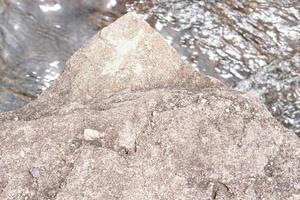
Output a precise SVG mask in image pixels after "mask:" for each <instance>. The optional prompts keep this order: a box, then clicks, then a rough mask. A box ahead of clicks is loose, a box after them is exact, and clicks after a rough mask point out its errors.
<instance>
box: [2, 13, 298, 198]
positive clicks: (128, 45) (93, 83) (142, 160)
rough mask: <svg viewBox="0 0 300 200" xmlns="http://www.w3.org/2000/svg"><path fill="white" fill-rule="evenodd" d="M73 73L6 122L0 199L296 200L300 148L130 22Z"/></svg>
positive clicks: (71, 68) (77, 59)
mask: <svg viewBox="0 0 300 200" xmlns="http://www.w3.org/2000/svg"><path fill="white" fill-rule="evenodd" d="M67 66H68V67H67V68H66V69H65V71H64V73H63V75H62V76H61V77H60V78H59V79H58V80H57V81H56V82H55V83H54V84H53V86H51V88H50V89H48V90H47V91H45V92H44V93H43V94H42V95H41V96H40V97H39V98H38V99H37V100H35V101H33V102H31V103H30V104H28V105H27V106H25V107H24V108H23V109H21V110H19V111H16V112H10V113H3V114H0V121H1V130H0V169H1V170H0V199H4V200H19V199H39V200H44V199H45V200H46V199H51V200H52V199H53V200H66V199H68V200H72V199H74V200H75V199H83V200H85V199H95V200H96V199H107V200H110V199H124V200H125V199H126V200H138V199H153V200H154V199H155V200H156V199H160V200H163V199H164V200H165V199H170V200H171V199H186V200H189V199H272V200H273V199H274V200H277V199H278V200H281V199H289V200H292V199H295V200H296V199H299V195H300V182H299V181H300V166H299V164H300V163H299V162H300V161H299V160H300V142H299V138H298V137H297V136H296V135H294V134H292V133H291V132H289V131H288V130H286V129H285V128H283V127H281V125H280V124H279V123H278V122H277V121H276V120H275V119H274V118H273V117H272V116H271V115H270V113H269V112H268V111H267V110H266V108H265V107H264V106H263V105H261V103H259V102H258V100H256V99H255V98H254V97H252V96H250V95H248V94H243V93H240V92H236V91H232V90H230V89H228V88H226V87H224V86H223V85H222V84H221V83H220V82H218V81H216V80H214V79H212V78H209V77H206V76H204V75H201V74H199V73H198V72H197V71H195V70H194V69H193V68H192V67H190V66H189V65H187V64H186V63H185V62H184V61H182V60H181V59H180V57H179V56H178V55H177V53H176V51H175V50H174V49H173V48H171V47H170V46H168V44H167V43H166V42H165V41H164V40H163V38H162V37H161V36H160V35H159V34H158V33H157V32H155V31H154V30H153V29H151V28H150V26H149V25H148V24H147V23H145V22H144V21H143V20H141V19H140V18H139V17H138V16H136V15H135V14H132V13H129V14H127V15H125V16H124V17H122V18H120V19H119V20H117V21H116V22H115V23H114V24H112V25H111V26H109V27H107V28H105V29H103V30H102V31H101V32H100V33H98V34H97V35H95V36H94V37H93V38H92V39H91V40H90V41H89V42H88V43H87V44H86V45H85V46H83V47H82V48H81V49H80V50H79V51H78V52H77V53H75V54H74V55H73V56H72V57H71V59H70V60H69V61H68V63H67ZM87 129H90V130H93V131H92V132H93V133H94V131H97V132H98V133H99V137H96V138H95V137H94V136H93V138H94V140H86V137H85V136H86V135H85V134H84V133H86V130H87ZM89 132H90V131H89ZM88 135H89V134H88ZM92 135H94V134H92ZM33 169H37V170H38V171H36V170H33ZM36 172H38V173H36ZM33 174H35V175H33ZM37 174H38V175H37ZM36 175H37V176H36ZM35 176H36V177H35Z"/></svg>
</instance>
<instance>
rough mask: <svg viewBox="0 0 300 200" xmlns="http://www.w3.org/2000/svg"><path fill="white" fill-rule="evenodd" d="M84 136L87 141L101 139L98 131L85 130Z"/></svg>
mask: <svg viewBox="0 0 300 200" xmlns="http://www.w3.org/2000/svg"><path fill="white" fill-rule="evenodd" d="M83 136H84V139H85V140H97V139H99V138H100V133H99V131H97V130H93V129H84V133H83Z"/></svg>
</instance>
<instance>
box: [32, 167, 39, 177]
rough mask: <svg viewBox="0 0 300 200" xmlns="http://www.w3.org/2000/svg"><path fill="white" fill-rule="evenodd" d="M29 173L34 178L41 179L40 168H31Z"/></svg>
mask: <svg viewBox="0 0 300 200" xmlns="http://www.w3.org/2000/svg"><path fill="white" fill-rule="evenodd" d="M29 172H30V174H31V176H32V177H33V178H39V177H40V170H39V168H37V167H33V168H31V169H30V170H29Z"/></svg>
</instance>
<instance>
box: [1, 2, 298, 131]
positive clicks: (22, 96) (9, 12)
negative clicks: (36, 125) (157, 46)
mask: <svg viewBox="0 0 300 200" xmlns="http://www.w3.org/2000/svg"><path fill="white" fill-rule="evenodd" d="M128 11H135V12H138V13H140V14H141V15H142V16H144V18H145V19H147V21H148V22H149V23H150V24H151V25H152V26H153V27H154V28H155V29H157V30H158V31H159V32H160V33H161V34H162V35H163V36H164V37H165V39H166V40H167V42H169V43H170V44H171V45H172V46H174V47H175V48H176V49H177V51H178V52H179V53H180V54H181V56H182V58H183V59H186V60H187V61H188V62H190V63H191V64H192V66H193V67H196V68H198V69H199V70H200V71H202V72H203V73H205V74H209V75H211V76H214V77H216V78H218V79H220V80H222V81H224V82H225V83H226V84H228V85H229V86H230V87H232V88H235V89H237V90H241V91H248V92H251V93H253V94H254V95H256V96H258V97H259V98H260V99H261V100H262V102H264V103H265V104H266V105H267V107H268V109H269V110H270V112H271V113H272V114H273V115H274V116H275V117H276V118H277V119H278V120H279V121H281V122H282V123H283V124H284V125H285V126H286V127H288V128H291V129H293V130H294V131H295V132H296V133H298V134H299V133H300V87H299V83H300V76H299V72H300V1H299V0H251V1H249V0H222V1H220V0H127V1H124V0H119V1H117V0H101V1H100V0H0V111H2V112H3V111H9V110H14V109H17V108H20V107H22V106H23V105H25V104H26V103H28V102H29V101H30V100H32V99H34V98H36V97H37V96H38V94H40V93H41V92H42V91H43V90H45V89H46V88H47V87H49V85H50V84H51V82H52V81H53V80H55V79H56V78H57V77H58V76H59V75H60V74H61V72H62V71H63V68H64V63H65V61H66V60H67V59H68V58H69V57H70V55H72V53H74V52H75V51H76V50H77V49H78V48H79V47H80V46H81V45H82V44H83V43H84V42H85V41H86V40H87V39H88V38H90V37H91V36H92V35H94V34H95V33H96V32H97V31H99V30H101V28H103V27H105V26H107V25H109V24H110V23H112V22H113V21H115V20H116V19H117V18H118V17H120V16H122V15H123V14H125V13H126V12H128Z"/></svg>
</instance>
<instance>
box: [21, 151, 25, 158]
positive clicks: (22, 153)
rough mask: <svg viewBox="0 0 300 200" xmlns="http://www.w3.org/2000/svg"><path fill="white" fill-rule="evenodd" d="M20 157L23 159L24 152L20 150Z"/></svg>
mask: <svg viewBox="0 0 300 200" xmlns="http://www.w3.org/2000/svg"><path fill="white" fill-rule="evenodd" d="M20 155H21V157H22V158H24V157H25V152H24V151H23V150H21V151H20Z"/></svg>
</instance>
